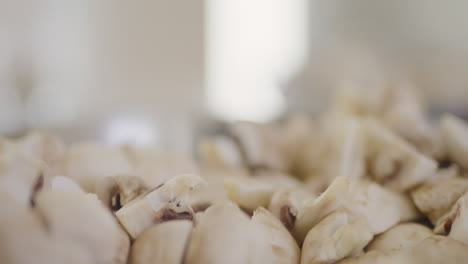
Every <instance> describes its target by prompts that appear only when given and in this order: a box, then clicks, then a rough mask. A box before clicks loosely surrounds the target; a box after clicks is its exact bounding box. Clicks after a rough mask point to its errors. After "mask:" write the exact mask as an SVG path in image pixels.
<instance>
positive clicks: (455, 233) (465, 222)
mask: <svg viewBox="0 0 468 264" xmlns="http://www.w3.org/2000/svg"><path fill="white" fill-rule="evenodd" d="M434 231H435V232H436V233H438V234H448V235H449V237H451V238H453V239H455V240H457V241H460V242H462V243H465V244H466V245H468V193H465V194H464V195H463V196H462V197H460V199H458V201H457V202H456V203H455V204H454V205H453V206H452V209H451V210H450V211H449V212H448V213H446V214H445V215H444V216H442V217H441V218H440V219H439V220H438V221H437V224H436V226H435V228H434Z"/></svg>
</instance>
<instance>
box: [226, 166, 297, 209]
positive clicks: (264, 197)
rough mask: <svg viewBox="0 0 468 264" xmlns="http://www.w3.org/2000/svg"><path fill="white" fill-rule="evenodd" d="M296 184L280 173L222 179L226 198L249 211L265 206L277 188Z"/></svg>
mask: <svg viewBox="0 0 468 264" xmlns="http://www.w3.org/2000/svg"><path fill="white" fill-rule="evenodd" d="M298 185H299V182H297V181H295V180H292V178H290V177H288V176H285V175H281V174H270V175H266V174H264V175H259V176H256V177H230V178H226V179H225V180H224V189H225V190H226V194H227V196H228V198H229V199H230V200H231V201H233V202H234V203H236V204H237V205H239V207H240V208H242V209H243V210H245V211H247V212H249V213H252V212H253V211H254V210H255V209H257V208H258V207H267V206H268V205H269V203H270V200H271V197H272V195H273V193H274V192H275V191H276V190H277V189H279V188H281V187H293V186H298Z"/></svg>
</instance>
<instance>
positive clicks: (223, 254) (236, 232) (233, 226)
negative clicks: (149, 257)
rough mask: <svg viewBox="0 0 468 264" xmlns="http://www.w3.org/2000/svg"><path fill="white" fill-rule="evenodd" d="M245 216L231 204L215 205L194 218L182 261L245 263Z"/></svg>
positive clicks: (189, 263)
mask: <svg viewBox="0 0 468 264" xmlns="http://www.w3.org/2000/svg"><path fill="white" fill-rule="evenodd" d="M249 226H250V223H249V218H248V216H247V215H246V214H245V213H243V212H242V211H241V210H240V209H239V208H238V207H237V206H236V205H234V204H232V203H227V204H226V203H221V204H215V205H213V206H211V207H210V208H208V209H207V210H206V211H205V212H204V213H203V215H202V216H201V217H200V218H199V219H198V221H197V225H196V226H195V228H194V229H193V231H192V234H191V235H190V238H189V242H188V243H189V244H188V248H187V251H186V255H185V260H184V262H183V263H185V264H208V263H213V264H214V263H224V264H230V263H233V264H239V263H249V262H248V260H249V258H250V255H249V254H250V253H249V246H250V243H249Z"/></svg>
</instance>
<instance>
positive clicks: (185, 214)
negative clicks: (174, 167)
mask: <svg viewBox="0 0 468 264" xmlns="http://www.w3.org/2000/svg"><path fill="white" fill-rule="evenodd" d="M202 181H203V180H202V179H201V178H200V177H198V176H195V175H179V176H176V177H174V178H171V179H170V180H168V181H167V182H166V183H164V184H163V185H162V186H161V187H159V188H157V189H156V190H154V191H152V192H150V193H148V194H147V195H145V196H143V197H139V198H138V199H135V200H133V201H131V202H130V203H128V204H126V205H125V206H124V207H122V208H120V209H119V210H118V211H117V212H116V213H115V215H116V216H117V219H119V221H120V223H121V224H122V226H123V227H124V228H125V230H127V232H128V233H129V234H130V236H131V237H132V238H136V237H137V236H138V235H139V234H140V233H141V232H143V231H144V230H145V229H147V228H148V227H150V226H151V225H153V224H157V223H161V222H165V221H169V220H174V219H192V218H193V210H192V208H191V207H190V204H189V201H188V193H189V192H190V191H191V190H193V189H194V188H195V187H196V186H197V185H199V184H200V183H202Z"/></svg>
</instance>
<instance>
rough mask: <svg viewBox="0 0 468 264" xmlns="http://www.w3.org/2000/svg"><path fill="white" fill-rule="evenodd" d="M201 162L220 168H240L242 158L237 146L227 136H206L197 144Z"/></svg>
mask: <svg viewBox="0 0 468 264" xmlns="http://www.w3.org/2000/svg"><path fill="white" fill-rule="evenodd" d="M198 151H199V153H200V156H201V159H202V162H203V164H204V165H205V166H207V167H214V168H220V169H223V168H224V169H231V168H242V167H244V165H245V164H244V160H243V158H244V157H243V156H242V153H241V150H240V149H239V146H238V145H237V144H236V143H235V142H234V140H233V139H232V138H229V137H227V136H216V137H207V138H204V139H202V140H201V142H200V143H199V146H198Z"/></svg>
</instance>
